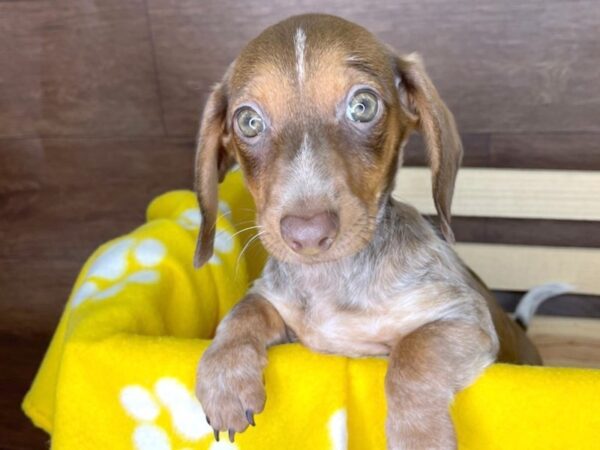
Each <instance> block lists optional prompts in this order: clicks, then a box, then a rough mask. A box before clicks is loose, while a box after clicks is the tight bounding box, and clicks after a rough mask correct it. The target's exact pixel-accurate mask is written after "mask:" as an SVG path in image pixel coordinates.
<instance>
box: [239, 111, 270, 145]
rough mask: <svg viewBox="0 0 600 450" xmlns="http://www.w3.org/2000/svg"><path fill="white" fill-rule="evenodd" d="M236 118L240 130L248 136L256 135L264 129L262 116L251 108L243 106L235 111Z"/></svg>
mask: <svg viewBox="0 0 600 450" xmlns="http://www.w3.org/2000/svg"><path fill="white" fill-rule="evenodd" d="M236 120H237V124H238V127H239V129H240V131H241V132H242V134H243V135H244V136H246V137H248V138H253V137H255V136H258V135H259V134H260V133H262V132H263V131H264V129H265V123H264V121H263V118H262V117H261V116H260V114H258V113H257V112H256V111H254V110H253V109H252V108H248V107H246V108H243V109H242V110H241V111H240V112H238V113H237V118H236Z"/></svg>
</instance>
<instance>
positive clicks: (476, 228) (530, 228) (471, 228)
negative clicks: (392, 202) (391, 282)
mask: <svg viewBox="0 0 600 450" xmlns="http://www.w3.org/2000/svg"><path fill="white" fill-rule="evenodd" d="M429 219H430V221H431V222H433V223H434V224H435V223H436V222H437V217H433V216H429ZM452 230H453V231H454V236H455V237H456V240H457V241H458V242H481V243H490V244H492V243H493V244H512V245H538V246H543V245H548V246H555V247H590V248H600V231H598V230H600V222H594V221H575V220H545V219H507V218H497V217H460V216H459V217H456V216H455V217H453V218H452Z"/></svg>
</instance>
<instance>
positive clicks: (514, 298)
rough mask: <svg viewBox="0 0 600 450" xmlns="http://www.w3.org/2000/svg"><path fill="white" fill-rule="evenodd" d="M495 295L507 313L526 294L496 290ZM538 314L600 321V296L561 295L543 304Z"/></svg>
mask: <svg viewBox="0 0 600 450" xmlns="http://www.w3.org/2000/svg"><path fill="white" fill-rule="evenodd" d="M494 295H495V297H496V299H497V300H498V303H499V304H500V305H501V306H502V308H503V309H504V310H505V311H510V312H513V311H514V310H515V308H516V307H517V304H518V303H519V301H520V300H521V299H522V298H523V295H524V292H518V291H498V290H496V291H494ZM536 314H539V315H542V316H544V315H546V316H563V317H587V318H589V319H592V318H593V319H600V295H580V294H565V295H559V296H558V297H553V298H551V299H548V300H546V301H545V302H544V303H542V305H541V306H540V307H539V309H538V310H537V311H536Z"/></svg>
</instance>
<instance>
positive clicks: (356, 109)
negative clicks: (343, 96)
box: [346, 91, 378, 122]
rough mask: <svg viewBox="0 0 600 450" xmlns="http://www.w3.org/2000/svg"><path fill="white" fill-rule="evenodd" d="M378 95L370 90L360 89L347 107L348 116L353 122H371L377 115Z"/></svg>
mask: <svg viewBox="0 0 600 450" xmlns="http://www.w3.org/2000/svg"><path fill="white" fill-rule="evenodd" d="M377 108H378V106H377V97H376V96H375V94H373V93H371V92H369V91H358V92H357V93H356V94H354V95H353V96H352V98H351V99H350V101H349V102H348V106H347V107H346V116H347V117H348V119H350V120H352V121H353V122H370V121H371V120H373V119H374V118H375V116H376V115H377Z"/></svg>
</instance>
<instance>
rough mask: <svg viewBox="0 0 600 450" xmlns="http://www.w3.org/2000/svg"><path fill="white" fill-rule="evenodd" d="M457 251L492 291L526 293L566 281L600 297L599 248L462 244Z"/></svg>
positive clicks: (580, 289) (579, 290) (579, 291)
mask: <svg viewBox="0 0 600 450" xmlns="http://www.w3.org/2000/svg"><path fill="white" fill-rule="evenodd" d="M456 250H457V252H458V254H459V255H460V256H461V258H463V260H464V261H465V262H466V263H467V265H468V266H469V267H471V268H472V269H473V270H474V271H475V272H476V273H477V274H478V275H479V276H480V277H481V278H482V279H483V280H484V281H485V282H486V284H487V285H488V286H489V287H490V288H492V289H500V290H517V291H526V290H528V289H531V288H532V287H534V286H537V285H539V284H543V283H548V282H565V283H570V284H572V285H573V286H575V292H576V293H580V294H596V295H597V294H600V250H599V249H590V248H579V247H569V248H567V247H537V246H521V245H502V244H472V243H459V244H457V245H456Z"/></svg>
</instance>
